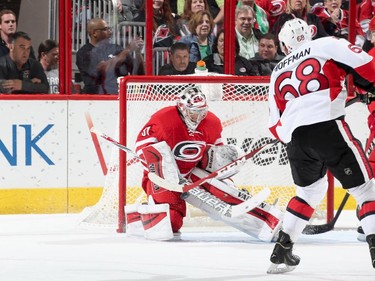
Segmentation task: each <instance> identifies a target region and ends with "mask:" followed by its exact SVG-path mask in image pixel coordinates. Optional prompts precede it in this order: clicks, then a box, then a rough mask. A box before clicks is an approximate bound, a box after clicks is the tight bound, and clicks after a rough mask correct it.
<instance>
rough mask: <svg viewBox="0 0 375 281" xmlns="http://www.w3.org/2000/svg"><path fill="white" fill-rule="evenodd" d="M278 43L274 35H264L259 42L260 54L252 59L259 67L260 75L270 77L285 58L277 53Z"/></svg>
mask: <svg viewBox="0 0 375 281" xmlns="http://www.w3.org/2000/svg"><path fill="white" fill-rule="evenodd" d="M277 47H278V41H277V39H276V37H275V35H273V34H272V33H267V34H264V35H262V36H261V37H260V40H259V52H257V53H256V54H255V56H254V57H253V58H251V59H250V61H251V62H253V64H255V65H257V67H258V75H260V76H270V75H271V73H272V70H273V69H274V68H275V66H276V64H278V63H279V61H281V60H282V59H283V58H284V56H283V55H280V54H278V53H277Z"/></svg>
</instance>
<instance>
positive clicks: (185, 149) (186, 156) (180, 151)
mask: <svg viewBox="0 0 375 281" xmlns="http://www.w3.org/2000/svg"><path fill="white" fill-rule="evenodd" d="M205 148H206V143H205V142H202V141H182V142H179V143H178V144H176V146H175V147H174V148H173V155H174V157H175V159H176V160H181V161H187V162H195V161H199V160H200V159H201V158H202V155H203V152H204V150H205Z"/></svg>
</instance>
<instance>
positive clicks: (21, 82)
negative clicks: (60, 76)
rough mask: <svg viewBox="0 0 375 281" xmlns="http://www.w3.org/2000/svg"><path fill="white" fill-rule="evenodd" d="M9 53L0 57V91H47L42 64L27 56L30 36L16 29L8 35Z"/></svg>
mask: <svg viewBox="0 0 375 281" xmlns="http://www.w3.org/2000/svg"><path fill="white" fill-rule="evenodd" d="M9 43H10V44H9V49H10V52H9V54H7V55H5V56H2V57H0V80H2V83H1V85H0V92H1V93H14V94H18V93H48V90H49V84H48V80H47V77H46V74H45V73H44V70H43V67H42V65H41V64H40V63H39V62H38V61H37V60H34V59H32V58H29V55H30V50H31V44H32V43H31V38H30V37H29V35H28V34H26V33H24V32H21V31H18V32H16V33H14V34H12V35H11V36H10V40H9Z"/></svg>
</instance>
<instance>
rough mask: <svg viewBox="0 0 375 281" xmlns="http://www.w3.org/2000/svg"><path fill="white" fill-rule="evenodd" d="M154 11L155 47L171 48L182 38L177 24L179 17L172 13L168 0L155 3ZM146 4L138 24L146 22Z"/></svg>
mask: <svg viewBox="0 0 375 281" xmlns="http://www.w3.org/2000/svg"><path fill="white" fill-rule="evenodd" d="M152 7H153V9H154V26H153V31H154V39H153V46H154V47H170V46H172V44H173V43H174V42H175V41H178V39H179V38H180V30H179V28H178V26H177V24H176V21H177V19H178V17H177V16H176V15H174V14H172V12H171V8H170V6H169V2H168V0H157V1H153V5H152ZM145 11H146V3H145V2H144V4H143V5H142V8H141V10H140V13H139V16H138V17H136V18H135V19H134V21H136V22H145V21H146V13H145Z"/></svg>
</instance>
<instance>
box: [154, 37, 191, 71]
mask: <svg viewBox="0 0 375 281" xmlns="http://www.w3.org/2000/svg"><path fill="white" fill-rule="evenodd" d="M170 53H171V54H170V59H171V62H170V63H169V64H165V65H163V66H162V67H161V68H160V70H159V75H181V74H193V73H194V69H195V63H193V62H190V61H189V46H188V45H186V44H185V43H182V42H176V43H174V44H173V45H172V47H171V51H170Z"/></svg>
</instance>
